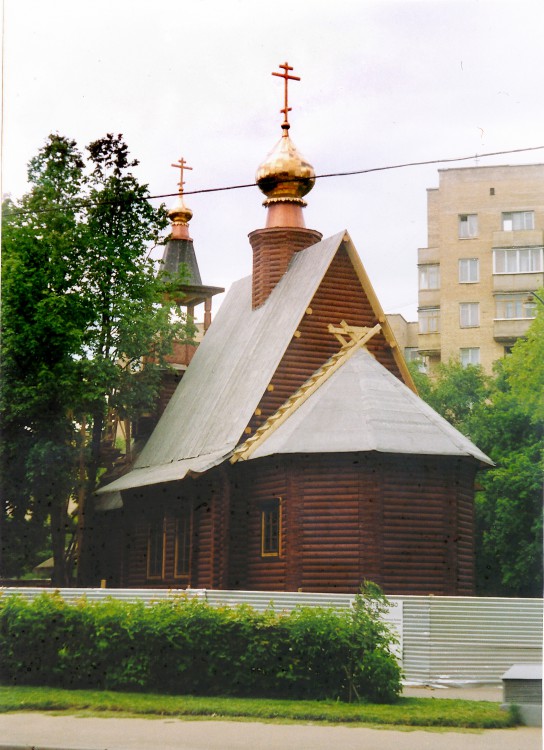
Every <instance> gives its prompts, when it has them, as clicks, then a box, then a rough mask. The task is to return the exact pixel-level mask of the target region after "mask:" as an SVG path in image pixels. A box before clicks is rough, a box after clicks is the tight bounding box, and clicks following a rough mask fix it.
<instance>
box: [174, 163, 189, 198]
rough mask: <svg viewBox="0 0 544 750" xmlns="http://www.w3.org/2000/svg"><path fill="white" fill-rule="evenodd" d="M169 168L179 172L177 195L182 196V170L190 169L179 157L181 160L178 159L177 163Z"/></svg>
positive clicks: (183, 183)
mask: <svg viewBox="0 0 544 750" xmlns="http://www.w3.org/2000/svg"><path fill="white" fill-rule="evenodd" d="M170 166H171V167H175V168H176V169H179V171H180V176H179V182H178V187H179V194H180V195H183V186H184V185H185V181H184V179H183V170H184V169H191V170H192V167H188V166H187V162H186V161H185V159H184V158H183V157H181V159H178V161H177V162H176V163H175V164H171V165H170Z"/></svg>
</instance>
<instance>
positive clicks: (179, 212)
mask: <svg viewBox="0 0 544 750" xmlns="http://www.w3.org/2000/svg"><path fill="white" fill-rule="evenodd" d="M168 216H169V217H170V221H171V222H172V224H188V223H189V222H190V221H191V219H192V217H193V212H192V211H191V209H190V208H188V206H186V205H185V201H184V200H183V195H182V194H180V195H178V198H177V201H176V202H175V204H174V205H173V206H172V208H171V209H170V210H169V211H168Z"/></svg>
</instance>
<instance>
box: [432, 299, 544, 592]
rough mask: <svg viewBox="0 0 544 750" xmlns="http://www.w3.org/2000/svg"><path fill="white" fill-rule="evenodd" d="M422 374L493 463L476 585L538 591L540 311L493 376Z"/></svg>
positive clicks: (485, 483) (480, 516)
mask: <svg viewBox="0 0 544 750" xmlns="http://www.w3.org/2000/svg"><path fill="white" fill-rule="evenodd" d="M419 381H420V382H421V383H422V384H423V389H422V390H420V394H421V395H422V397H424V398H425V400H426V401H427V402H428V403H429V404H430V405H431V406H433V407H434V408H435V409H436V410H437V411H438V412H439V413H440V414H442V415H443V416H444V417H445V418H446V419H448V420H449V421H450V422H451V423H452V424H453V425H454V426H456V427H457V428H458V429H459V430H460V431H461V432H463V433H464V434H465V435H467V436H468V437H469V438H470V439H471V440H473V441H474V443H476V445H478V447H479V448H481V450H483V451H484V453H486V454H487V455H488V456H489V457H490V458H491V459H492V460H493V462H494V463H495V466H494V467H492V468H490V469H487V470H486V471H483V472H481V473H480V475H479V477H478V481H477V485H478V488H479V489H478V492H477V493H476V506H475V508H476V586H477V591H478V593H480V594H486V595H496V596H541V595H542V583H543V581H542V532H543V528H542V472H543V469H544V461H543V448H544V443H543V439H542V426H543V424H544V420H543V417H544V411H543V406H542V405H543V399H544V314H543V311H542V310H539V314H538V316H537V318H536V320H535V321H534V323H533V324H532V325H531V327H530V329H529V331H528V334H527V337H526V338H525V339H521V340H519V341H518V342H517V343H516V344H515V346H514V347H513V350H512V353H511V354H510V355H508V356H507V357H505V358H504V359H503V360H500V361H498V362H497V363H496V367H495V373H494V377H492V378H489V377H487V376H486V375H485V374H484V373H483V371H482V370H481V368H476V367H472V366H470V367H466V368H462V367H461V366H460V365H458V364H455V363H454V364H449V365H443V366H441V367H440V368H439V371H438V374H437V377H436V379H434V378H433V379H431V378H428V377H427V376H425V375H421V374H419Z"/></svg>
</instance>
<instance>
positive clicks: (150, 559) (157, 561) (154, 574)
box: [147, 518, 164, 578]
mask: <svg viewBox="0 0 544 750" xmlns="http://www.w3.org/2000/svg"><path fill="white" fill-rule="evenodd" d="M147 577H148V578H164V519H163V518H160V519H159V518H157V519H155V520H153V521H152V522H151V523H150V525H149V530H148V535H147Z"/></svg>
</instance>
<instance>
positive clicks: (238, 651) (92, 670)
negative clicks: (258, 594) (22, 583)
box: [0, 584, 401, 702]
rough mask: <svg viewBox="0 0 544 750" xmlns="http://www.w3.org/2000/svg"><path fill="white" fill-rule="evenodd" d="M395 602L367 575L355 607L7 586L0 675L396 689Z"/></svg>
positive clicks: (96, 683)
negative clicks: (285, 606) (391, 609)
mask: <svg viewBox="0 0 544 750" xmlns="http://www.w3.org/2000/svg"><path fill="white" fill-rule="evenodd" d="M387 605H388V602H387V600H386V599H385V597H384V596H383V594H382V593H381V591H380V589H379V588H378V587H377V586H375V585H373V584H365V585H364V586H363V588H362V589H361V593H360V594H359V595H358V596H357V597H356V598H355V603H354V606H353V607H352V608H351V609H350V610H340V611H338V610H334V609H325V608H317V607H315V608H314V607H312V608H310V607H307V608H304V607H298V608H296V609H295V610H293V612H291V613H289V614H286V613H278V612H275V611H274V610H273V609H269V610H267V611H266V612H264V613H259V612H256V611H255V610H253V609H252V608H251V607H248V606H240V607H237V608H230V607H219V608H214V607H211V606H210V605H208V604H207V603H205V602H202V601H200V600H198V599H197V598H190V597H187V596H179V597H176V598H173V599H172V600H169V601H163V602H160V603H156V604H153V605H151V606H148V607H146V606H144V604H143V603H140V602H139V603H126V602H121V601H115V600H113V599H108V600H106V601H105V602H100V603H90V602H87V601H86V600H85V599H82V600H80V601H79V602H77V603H76V604H74V605H68V604H66V603H65V602H64V601H63V600H62V598H61V597H60V595H59V594H49V593H43V594H41V595H40V596H38V597H36V598H35V599H34V600H32V601H27V600H25V599H22V598H21V597H20V596H2V597H0V654H1V661H0V678H1V679H2V680H3V681H4V682H8V683H11V684H31V685H50V686H60V687H70V688H97V689H108V690H145V691H152V692H163V693H173V694H194V695H206V694H209V695H240V696H244V695H252V696H267V697H288V698H306V699H316V698H330V699H340V700H349V701H351V700H353V699H358V700H372V701H376V702H389V701H394V700H395V699H396V698H397V697H398V695H399V693H400V690H401V682H400V681H401V672H400V668H399V666H398V664H397V662H396V660H395V658H394V656H393V655H392V653H391V650H390V645H391V643H392V642H393V641H394V639H393V637H392V635H391V633H390V631H389V629H388V627H387V625H386V624H385V623H384V622H383V618H382V615H383V613H384V611H385V609H386V608H387Z"/></svg>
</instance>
